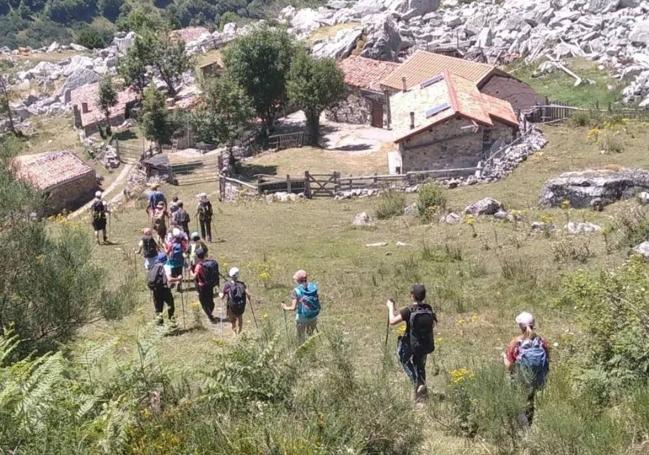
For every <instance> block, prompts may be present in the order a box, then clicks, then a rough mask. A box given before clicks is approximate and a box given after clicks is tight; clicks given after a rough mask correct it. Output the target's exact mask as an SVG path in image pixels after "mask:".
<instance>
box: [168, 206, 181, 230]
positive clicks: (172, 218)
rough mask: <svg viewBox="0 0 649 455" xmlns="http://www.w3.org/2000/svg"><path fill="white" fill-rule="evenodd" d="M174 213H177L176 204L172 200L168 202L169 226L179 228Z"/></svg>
mask: <svg viewBox="0 0 649 455" xmlns="http://www.w3.org/2000/svg"><path fill="white" fill-rule="evenodd" d="M176 213H178V204H176V203H175V202H172V203H171V204H169V227H170V228H171V229H173V228H176V227H177V228H180V226H179V225H178V222H177V221H176Z"/></svg>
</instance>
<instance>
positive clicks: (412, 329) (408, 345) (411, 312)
mask: <svg viewBox="0 0 649 455" xmlns="http://www.w3.org/2000/svg"><path fill="white" fill-rule="evenodd" d="M410 297H411V298H412V303H411V304H410V305H409V306H407V307H405V308H402V309H401V310H399V311H398V312H397V311H395V308H394V306H395V303H394V300H392V299H388V301H387V303H386V305H387V307H388V324H389V325H396V324H399V323H401V322H405V323H406V331H405V333H404V334H403V335H402V336H400V337H399V338H398V340H397V356H398V357H399V362H400V363H401V366H402V367H403V370H404V371H405V372H406V374H407V375H408V378H409V379H410V381H411V382H412V384H413V386H414V394H413V395H414V399H415V402H421V401H422V400H424V399H425V398H426V396H427V394H428V389H427V388H426V358H427V357H428V354H430V353H432V352H433V351H434V350H435V341H434V336H433V329H434V327H435V324H436V323H437V317H436V316H435V312H434V311H433V308H432V307H431V306H430V305H428V304H427V303H425V300H426V287H425V286H424V285H423V284H413V285H412V287H411V288H410Z"/></svg>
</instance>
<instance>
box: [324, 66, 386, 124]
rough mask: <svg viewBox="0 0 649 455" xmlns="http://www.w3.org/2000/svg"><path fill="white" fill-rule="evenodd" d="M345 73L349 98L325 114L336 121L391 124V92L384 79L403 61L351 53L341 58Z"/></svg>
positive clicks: (341, 67) (342, 68)
mask: <svg viewBox="0 0 649 455" xmlns="http://www.w3.org/2000/svg"><path fill="white" fill-rule="evenodd" d="M338 66H339V68H340V69H341V70H342V72H343V73H344V74H345V85H346V86H347V89H348V95H347V98H346V99H345V100H344V101H342V102H340V103H338V104H337V105H336V106H334V107H332V108H331V109H329V110H327V111H326V113H325V115H326V117H327V119H328V120H332V121H334V122H344V123H354V124H360V125H371V126H374V127H377V128H383V127H385V126H387V123H388V117H387V96H386V94H385V93H384V91H383V90H382V89H381V87H380V81H381V80H382V79H383V78H385V77H386V76H387V75H389V74H390V73H391V72H392V71H394V70H395V69H396V68H397V67H398V66H399V64H397V63H392V62H383V61H380V60H373V59H370V58H365V57H358V56H351V57H348V58H346V59H345V60H342V61H340V62H338Z"/></svg>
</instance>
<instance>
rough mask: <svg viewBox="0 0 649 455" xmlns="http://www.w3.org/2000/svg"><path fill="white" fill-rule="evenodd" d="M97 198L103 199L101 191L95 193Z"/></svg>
mask: <svg viewBox="0 0 649 455" xmlns="http://www.w3.org/2000/svg"><path fill="white" fill-rule="evenodd" d="M95 197H96V198H97V199H101V191H96V192H95Z"/></svg>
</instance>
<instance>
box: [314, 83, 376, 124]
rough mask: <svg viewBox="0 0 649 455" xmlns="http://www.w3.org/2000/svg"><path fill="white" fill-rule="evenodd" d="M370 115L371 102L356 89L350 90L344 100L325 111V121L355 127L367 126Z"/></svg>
mask: <svg viewBox="0 0 649 455" xmlns="http://www.w3.org/2000/svg"><path fill="white" fill-rule="evenodd" d="M370 115H371V101H370V100H368V99H367V98H365V97H364V96H363V95H362V94H361V91H360V90H358V89H356V90H352V91H351V92H350V93H349V95H348V96H347V98H346V99H345V100H343V101H341V102H339V103H337V104H336V105H335V106H333V107H332V108H330V109H327V110H326V111H325V116H326V118H327V120H330V121H332V122H340V123H353V124H356V125H369V123H370V118H371V117H370Z"/></svg>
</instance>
